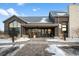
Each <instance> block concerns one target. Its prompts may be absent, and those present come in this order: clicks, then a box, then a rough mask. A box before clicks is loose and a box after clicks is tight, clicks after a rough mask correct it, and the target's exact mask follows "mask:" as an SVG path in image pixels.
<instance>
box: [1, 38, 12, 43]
mask: <svg viewBox="0 0 79 59" xmlns="http://www.w3.org/2000/svg"><path fill="white" fill-rule="evenodd" d="M11 42H12V40H10V39H0V43H11Z"/></svg>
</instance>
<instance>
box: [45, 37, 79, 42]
mask: <svg viewBox="0 0 79 59" xmlns="http://www.w3.org/2000/svg"><path fill="white" fill-rule="evenodd" d="M46 41H55V42H79V38H66V40H65V41H64V40H63V39H59V38H57V39H53V38H52V39H50V38H49V39H46Z"/></svg>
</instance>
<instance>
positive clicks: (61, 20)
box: [52, 16, 69, 37]
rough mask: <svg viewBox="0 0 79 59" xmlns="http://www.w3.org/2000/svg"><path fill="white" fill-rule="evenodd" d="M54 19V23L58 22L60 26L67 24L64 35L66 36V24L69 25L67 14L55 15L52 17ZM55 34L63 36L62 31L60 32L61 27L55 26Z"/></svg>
mask: <svg viewBox="0 0 79 59" xmlns="http://www.w3.org/2000/svg"><path fill="white" fill-rule="evenodd" d="M52 20H54V23H58V24H60V25H61V26H62V25H63V24H64V23H65V24H66V26H67V28H66V29H67V31H66V37H68V30H69V29H68V25H69V16H56V17H53V19H52ZM55 35H56V36H58V37H62V36H63V33H62V27H60V26H59V27H57V28H56V29H55Z"/></svg>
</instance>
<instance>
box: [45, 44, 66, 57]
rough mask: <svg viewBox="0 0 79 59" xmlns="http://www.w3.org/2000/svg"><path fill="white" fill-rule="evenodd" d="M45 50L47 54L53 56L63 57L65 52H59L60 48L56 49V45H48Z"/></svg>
mask: <svg viewBox="0 0 79 59" xmlns="http://www.w3.org/2000/svg"><path fill="white" fill-rule="evenodd" d="M46 50H47V51H48V52H49V53H55V55H54V56H65V55H66V54H65V52H64V51H63V50H61V49H60V48H58V47H57V46H56V45H50V46H49V47H48V48H46ZM52 56H53V55H52Z"/></svg>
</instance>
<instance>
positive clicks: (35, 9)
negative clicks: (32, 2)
mask: <svg viewBox="0 0 79 59" xmlns="http://www.w3.org/2000/svg"><path fill="white" fill-rule="evenodd" d="M32 10H33V11H37V10H40V8H33V9H32Z"/></svg>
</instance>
